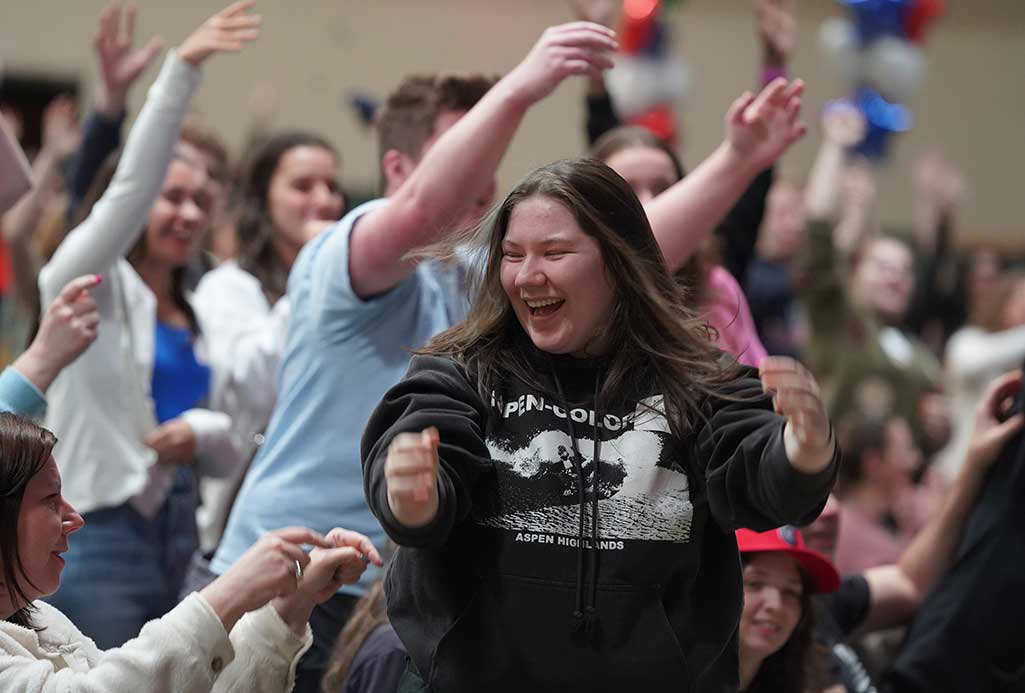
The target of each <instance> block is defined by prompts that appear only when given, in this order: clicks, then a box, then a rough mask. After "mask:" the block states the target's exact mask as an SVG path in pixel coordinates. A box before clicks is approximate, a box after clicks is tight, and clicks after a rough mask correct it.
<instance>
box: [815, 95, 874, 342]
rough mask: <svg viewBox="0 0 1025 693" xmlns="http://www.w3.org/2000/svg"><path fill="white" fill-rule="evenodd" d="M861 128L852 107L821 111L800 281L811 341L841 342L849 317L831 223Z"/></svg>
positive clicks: (838, 106) (857, 116)
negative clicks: (846, 159)
mask: <svg viewBox="0 0 1025 693" xmlns="http://www.w3.org/2000/svg"><path fill="white" fill-rule="evenodd" d="M864 128H865V121H864V118H862V116H861V114H860V113H858V112H857V110H855V109H854V108H853V107H851V106H846V105H842V104H835V105H832V106H830V107H829V108H827V109H826V111H825V112H824V113H823V119H822V134H823V137H822V144H821V145H820V146H819V153H818V156H817V157H816V159H815V163H814V165H813V166H812V171H811V176H810V177H809V179H808V185H807V186H806V188H805V209H806V211H807V216H808V228H807V230H806V232H805V236H804V248H803V253H802V255H803V257H802V259H801V274H802V275H803V277H804V281H802V282H799V285H800V286H801V298H802V300H803V301H804V303H805V307H806V310H807V313H808V320H809V322H810V324H811V328H812V340H813V341H814V340H819V341H821V340H830V339H833V338H838V337H839V338H842V332H841V331H842V329H844V327H845V325H846V324H847V321H848V319H849V316H850V315H849V314H850V311H851V306H850V301H849V299H848V295H847V291H846V289H845V287H844V282H843V276H842V271H841V262H840V255H839V253H838V252H837V249H836V247H835V245H834V242H833V240H834V239H833V223H834V219H835V216H836V213H837V210H838V207H839V203H840V181H841V178H842V176H843V170H844V150H845V148H846V147H848V146H850V145H853V144H854V143H856V142H857V141H858V140H860V139H861V137H862V135H863V133H864Z"/></svg>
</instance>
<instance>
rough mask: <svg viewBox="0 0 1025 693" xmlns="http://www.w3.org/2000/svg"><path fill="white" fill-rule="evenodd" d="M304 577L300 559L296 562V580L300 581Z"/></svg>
mask: <svg viewBox="0 0 1025 693" xmlns="http://www.w3.org/2000/svg"><path fill="white" fill-rule="evenodd" d="M302 579H303V567H302V565H301V564H300V563H299V561H296V562H295V581H296V582H299V581H300V580H302Z"/></svg>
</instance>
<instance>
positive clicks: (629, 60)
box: [605, 0, 693, 141]
mask: <svg viewBox="0 0 1025 693" xmlns="http://www.w3.org/2000/svg"><path fill="white" fill-rule="evenodd" d="M673 4H677V3H675V2H673V1H672V0H664V1H663V0H624V2H623V13H622V23H621V25H620V27H619V32H618V34H619V46H620V55H618V56H617V57H616V66H615V67H614V68H613V69H611V70H609V72H608V73H606V76H605V83H606V86H607V88H608V90H609V95H610V96H611V97H612V102H613V104H614V105H615V108H616V114H617V115H618V116H619V117H620V118H621V119H622V120H624V121H627V122H630V123H633V124H635V125H641V126H643V127H646V128H648V129H649V130H651V131H652V132H654V133H655V134H656V135H658V136H659V137H661V138H662V139H664V140H666V141H672V140H673V139H674V136H675V133H676V124H675V121H676V118H675V116H674V113H673V103H675V102H677V101H680V100H682V99H684V98H686V96H687V95H688V94H689V93H690V91H691V87H692V86H693V71H692V70H691V68H690V66H689V65H688V64H687V63H686V62H685V61H684V60H683V58H681V57H679V56H676V55H672V54H671V50H670V49H671V46H672V37H671V32H670V30H669V27H668V26H667V24H666V21H665V17H664V10H665V8H666V6H667V5H673Z"/></svg>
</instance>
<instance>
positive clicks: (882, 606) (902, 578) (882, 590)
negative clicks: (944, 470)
mask: <svg viewBox="0 0 1025 693" xmlns="http://www.w3.org/2000/svg"><path fill="white" fill-rule="evenodd" d="M1021 383H1022V374H1021V372H1020V371H1015V372H1012V373H1007V374H1005V375H1002V376H1001V377H999V378H997V379H996V380H994V381H993V382H992V383H990V385H989V388H988V389H987V390H986V394H985V395H984V396H983V398H982V401H981V402H980V404H979V407H978V409H976V414H975V430H974V431H973V433H972V440H971V444H970V445H969V448H968V459H967V461H966V462H965V464H964V466H963V467H962V468H961V472H960V474H959V475H958V477H957V479H956V480H955V482H954V484H953V485H952V486H951V488H950V490H949V491H948V492H947V497H946V498H945V499H944V501H943V504H942V506H941V507H940V509H939V512H937V513H936V514H935V515H933V517H932V519H931V520H930V521H929V523H928V524H927V525H926V526H925V527H923V528H922V531H921V532H919V533H918V535H917V536H915V539H914V540H913V541H912V542H911V545H910V546H908V548H907V549H905V551H904V553H903V554H902V555H901V557H900V560H899V561H898V562H897V563H896V564H895V565H888V566H881V567H879V568H872V569H870V570H868V571H866V572H865V579H866V580H868V585H869V589H870V592H871V602H870V605H869V611H868V614H867V616H866V617H865V621H864V623H863V624H862V625H861V627H860V630H864V631H873V630H878V629H880V628H889V627H892V626H897V625H902V624H904V623H907V621H908V620H909V619H910V618H911V617H912V616H914V614H915V611H916V610H917V609H918V607H919V605H920V604H921V603H922V600H923V599H924V598H925V595H926V594H928V592H929V590H930V589H932V586H933V585H934V584H935V583H936V581H937V580H938V579H939V578H940V576H941V575H943V573H944V572H946V570H947V569H948V568H949V567H950V564H951V561H952V560H953V557H954V552H955V550H956V549H957V545H958V543H959V541H960V538H961V531H962V530H963V529H964V524H965V522H966V521H967V519H968V516H969V515H970V514H971V511H972V507H973V506H974V505H975V501H976V499H977V498H978V495H979V491H980V489H981V488H982V485H983V482H984V481H985V479H986V474H987V472H988V471H989V469H990V467H991V466H992V465H993V462H994V461H995V460H996V459H997V457H998V456H999V454H1000V451H1001V450H1002V449H1003V447H1004V445H1005V444H1006V443H1007V442H1008V441H1009V440H1011V438H1013V437H1014V436H1015V435H1018V434H1019V433H1020V432H1021V430H1022V426H1023V424H1025V417H1023V416H1022V415H1021V414H1016V415H1014V416H1012V417H1010V418H1008V419H1006V420H1005V421H1003V422H1001V421H1000V414H1001V412H1002V405H1003V403H1004V402H1005V400H1006V399H1007V398H1008V397H1011V396H1013V395H1014V393H1016V392H1017V391H1018V390H1019V389H1020V388H1021Z"/></svg>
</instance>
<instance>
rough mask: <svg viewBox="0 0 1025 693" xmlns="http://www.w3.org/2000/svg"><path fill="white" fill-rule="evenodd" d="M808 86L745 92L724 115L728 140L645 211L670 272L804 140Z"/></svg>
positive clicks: (782, 83)
mask: <svg viewBox="0 0 1025 693" xmlns="http://www.w3.org/2000/svg"><path fill="white" fill-rule="evenodd" d="M803 91H804V83H803V82H801V81H800V80H796V81H794V82H793V83H791V84H790V85H787V82H786V80H785V79H782V78H780V79H776V80H773V81H772V82H771V83H770V84H769V85H768V86H766V87H765V88H764V89H763V90H762V91H761V93H760V94H758V96H757V97H755V96H754V95H753V94H751V93H750V92H745V93H744V94H743V95H742V96H741V97H740V98H738V99H737V100H736V101H734V102H733V105H732V106H730V109H729V111H728V112H727V114H726V139H725V141H723V143H722V144H720V145H719V147H718V148H717V149H716V150H715V151H714V152H713V153H712V154H711V155H710V156H709V157H708V158H707V159H705V160H704V161H702V162H701V163H700V164H699V165H698V167H697V168H695V169H694V170H693V171H692V172H691V173H690V174H689V175H687V177H686V178H684V179H683V180H682V181H680V182H678V183H676V184H675V185H674V186H673V187H671V188H669V190H666V191H665V192H664V193H662V194H661V195H659V196H658V197H656V198H655V199H654V200H652V201H651V202H650V203H648V205H647V207H646V208H645V211H646V212H647V214H648V219H649V221H650V222H651V229H652V231H653V232H654V233H655V238H657V239H658V244H659V246H661V248H662V253H663V254H664V255H665V258H666V263H667V264H668V266H669V268H670V270H673V271H675V270H676V269H678V268H679V267H681V266H682V265H683V263H684V262H686V261H687V258H689V257H690V256H691V255H692V254H693V253H694V251H695V250H697V249H698V247H699V246H700V245H701V243H702V242H703V241H704V240H705V239H706V238H707V237H708V235H709V234H710V233H711V232H712V231H713V230H714V229H715V226H716V224H718V223H719V221H720V220H721V219H722V218H723V216H724V215H725V214H726V213H727V212H728V211H729V210H730V209H731V208H732V207H733V205H734V204H736V202H737V200H738V199H740V196H741V194H742V193H743V192H744V191H745V190H746V189H747V187H748V186H749V185H750V184H751V182H752V181H753V180H754V179H755V176H757V175H758V174H759V173H760V172H761V171H763V170H765V169H766V168H767V167H768V166H770V165H771V164H772V163H773V162H774V161H775V160H776V159H777V158H779V156H780V155H781V154H782V153H783V152H784V151H786V150H787V148H788V147H789V146H790V145H791V144H793V143H794V142H796V141H797V140H798V139H800V138H801V136H803V135H804V132H805V128H804V126H803V125H802V124H800V123H798V121H797V119H798V116H799V115H800V113H801V94H802V92H803Z"/></svg>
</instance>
